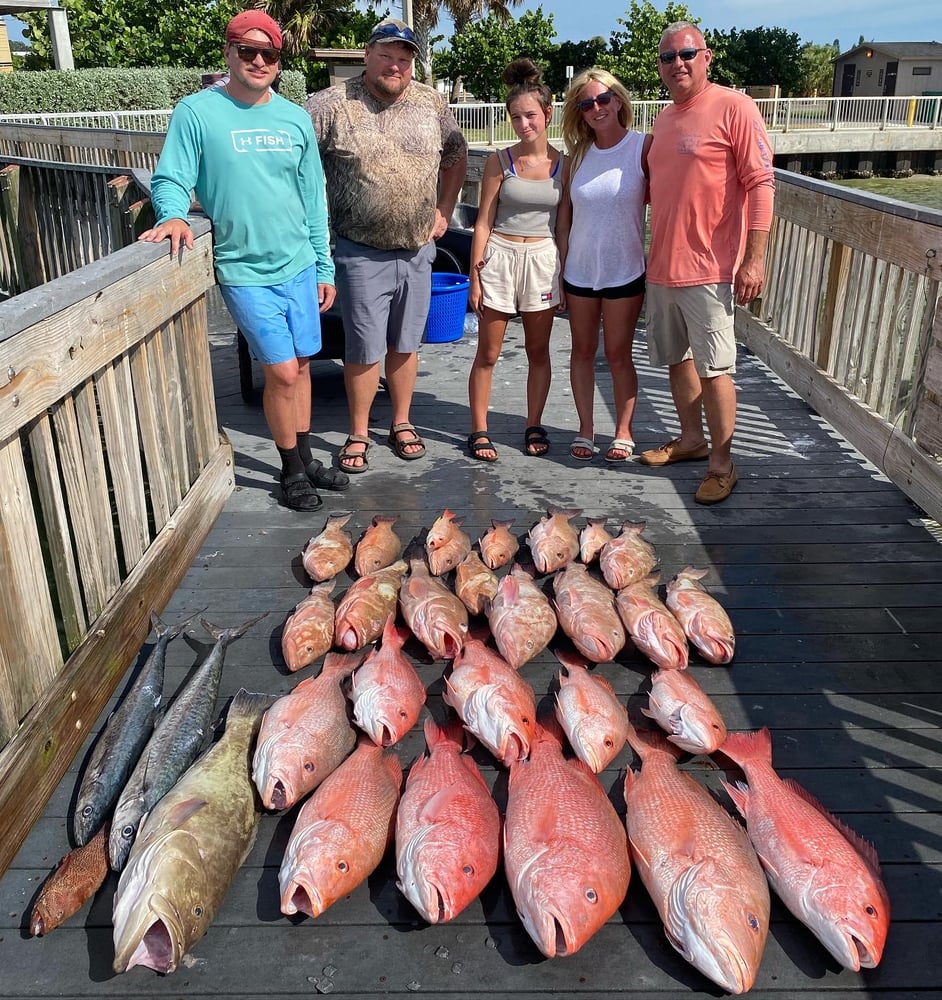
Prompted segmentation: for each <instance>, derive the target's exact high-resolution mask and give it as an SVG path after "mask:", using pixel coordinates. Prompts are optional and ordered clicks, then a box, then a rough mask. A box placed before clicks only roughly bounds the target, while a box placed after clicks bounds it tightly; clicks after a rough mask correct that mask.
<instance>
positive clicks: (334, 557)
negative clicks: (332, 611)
mask: <svg viewBox="0 0 942 1000" xmlns="http://www.w3.org/2000/svg"><path fill="white" fill-rule="evenodd" d="M352 517H353V514H352V513H347V514H343V513H337V514H330V515H329V516H328V518H327V523H326V524H325V525H324V530H323V531H322V532H321V533H320V534H319V535H315V537H314V538H312V539H310V541H309V542H308V543H307V545H306V546H305V547H304V551H303V552H302V553H301V565H302V566H303V567H304V572H305V573H307V575H308V576H309V577H310V578H311V579H312V580H316V581H317V582H318V583H323V582H324V581H325V580H332V579H333V578H334V577H335V576H336V575H337V574H338V573H342V572H343V571H344V570H345V569H346V568H347V566H348V565H349V564H350V560H351V559H352V558H353V538H352V537H351V535H350V532H349V531H346V530H344V525H346V523H347V522H348V521H349V520H350V518H352Z"/></svg>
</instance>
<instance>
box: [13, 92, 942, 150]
mask: <svg viewBox="0 0 942 1000" xmlns="http://www.w3.org/2000/svg"><path fill="white" fill-rule="evenodd" d="M668 104H670V101H634V102H633V104H632V109H633V111H634V124H633V127H634V128H636V129H639V130H640V131H642V132H648V131H650V129H651V125H652V124H653V123H654V119H655V118H656V117H657V115H658V113H659V112H660V111H662V110H663V109H664V108H666V107H667V105H668ZM756 105H757V106H758V108H759V110H760V111H761V112H762V116H763V118H764V119H765V123H766V126H767V127H768V129H769V130H770V131H772V132H801V131H810V132H820V131H831V132H834V131H839V130H841V129H848V130H851V129H870V130H878V131H884V130H886V129H930V130H931V129H937V128H942V97H939V96H929V97H782V98H760V99H758V100H756ZM450 107H451V110H452V112H453V113H454V115H455V117H456V119H457V120H458V124H459V125H460V126H461V128H462V130H463V131H464V133H465V134H466V135H467V137H468V141H469V142H471V143H477V144H483V145H489V146H492V145H499V144H501V143H509V142H514V141H515V138H516V137H515V135H514V132H513V129H512V128H511V126H510V122H509V121H508V119H507V111H506V108H505V107H504V105H503V104H497V103H494V104H491V103H485V102H481V103H478V102H470V101H468V102H464V103H460V104H452V105H450ZM169 120H170V110H166V109H165V110H159V111H83V112H78V113H75V114H69V113H65V112H57V113H56V114H20V115H0V124H3V123H10V124H20V125H57V126H60V127H73V128H105V129H128V130H132V131H137V132H165V131H166V130H167V122H168V121H169ZM562 120H563V104H562V102H561V101H557V102H556V103H555V104H554V105H553V120H552V122H551V123H550V126H549V129H548V130H547V131H548V135H549V138H550V139H551V140H559V139H561V138H562Z"/></svg>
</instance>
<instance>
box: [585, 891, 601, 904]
mask: <svg viewBox="0 0 942 1000" xmlns="http://www.w3.org/2000/svg"><path fill="white" fill-rule="evenodd" d="M585 898H586V899H587V900H588V901H589V902H590V903H597V902H598V901H599V897H598V893H597V892H596V891H595V889H586V891H585Z"/></svg>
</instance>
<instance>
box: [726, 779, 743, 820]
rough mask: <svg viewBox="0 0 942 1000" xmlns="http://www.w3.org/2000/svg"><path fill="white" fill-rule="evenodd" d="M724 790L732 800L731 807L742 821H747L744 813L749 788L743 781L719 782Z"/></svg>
mask: <svg viewBox="0 0 942 1000" xmlns="http://www.w3.org/2000/svg"><path fill="white" fill-rule="evenodd" d="M720 783H721V784H722V786H723V787H724V788H725V789H726V793H727V794H728V795H729V797H730V798H731V799H732V800H733V805H734V806H735V807H736V809H737V810H738V812H739V815H740V816H742V817H743V819H748V815H747V812H746V809H747V805H748V802H749V786H748V785H747V784H746V783H745V782H743V781H722V782H720Z"/></svg>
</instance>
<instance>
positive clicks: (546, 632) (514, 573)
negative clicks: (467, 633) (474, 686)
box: [487, 563, 559, 670]
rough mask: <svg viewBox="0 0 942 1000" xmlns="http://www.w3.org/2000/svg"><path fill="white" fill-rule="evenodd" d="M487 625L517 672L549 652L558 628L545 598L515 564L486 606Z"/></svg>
mask: <svg viewBox="0 0 942 1000" xmlns="http://www.w3.org/2000/svg"><path fill="white" fill-rule="evenodd" d="M487 621H488V624H489V625H490V627H491V634H492V635H493V636H494V642H495V643H496V644H497V648H498V649H499V650H500V654H501V656H503V657H504V659H505V660H506V661H507V662H508V663H509V664H510V665H511V666H512V667H513V668H514V670H519V669H520V667H522V666H523V664H524V663H527V662H528V661H529V660H532V659H533V657H534V656H536V655H538V654H539V653H541V652H542V651H543V650H544V649H546V647H547V646H548V645H549V641H550V639H552V638H553V636H554V635H555V634H556V629H557V627H558V626H559V620H558V619H557V617H556V612H555V611H554V610H553V605H552V604H550V602H549V599H548V598H547V596H546V594H544V593H543V591H542V590H541V589H540V588H539V587H538V586H537V585H536V584H535V583H534V582H533V577H532V576H530V574H529V573H527V572H526V570H524V569H522V568H521V567H520V566H518V565H516V563H515V564H514V565H513V566H512V567H511V568H510V572H509V573H508V574H507V575H506V576H503V577H501V580H500V583H499V584H498V586H497V595H496V596H495V597H494V600H493V601H489V602H488V603H487Z"/></svg>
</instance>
